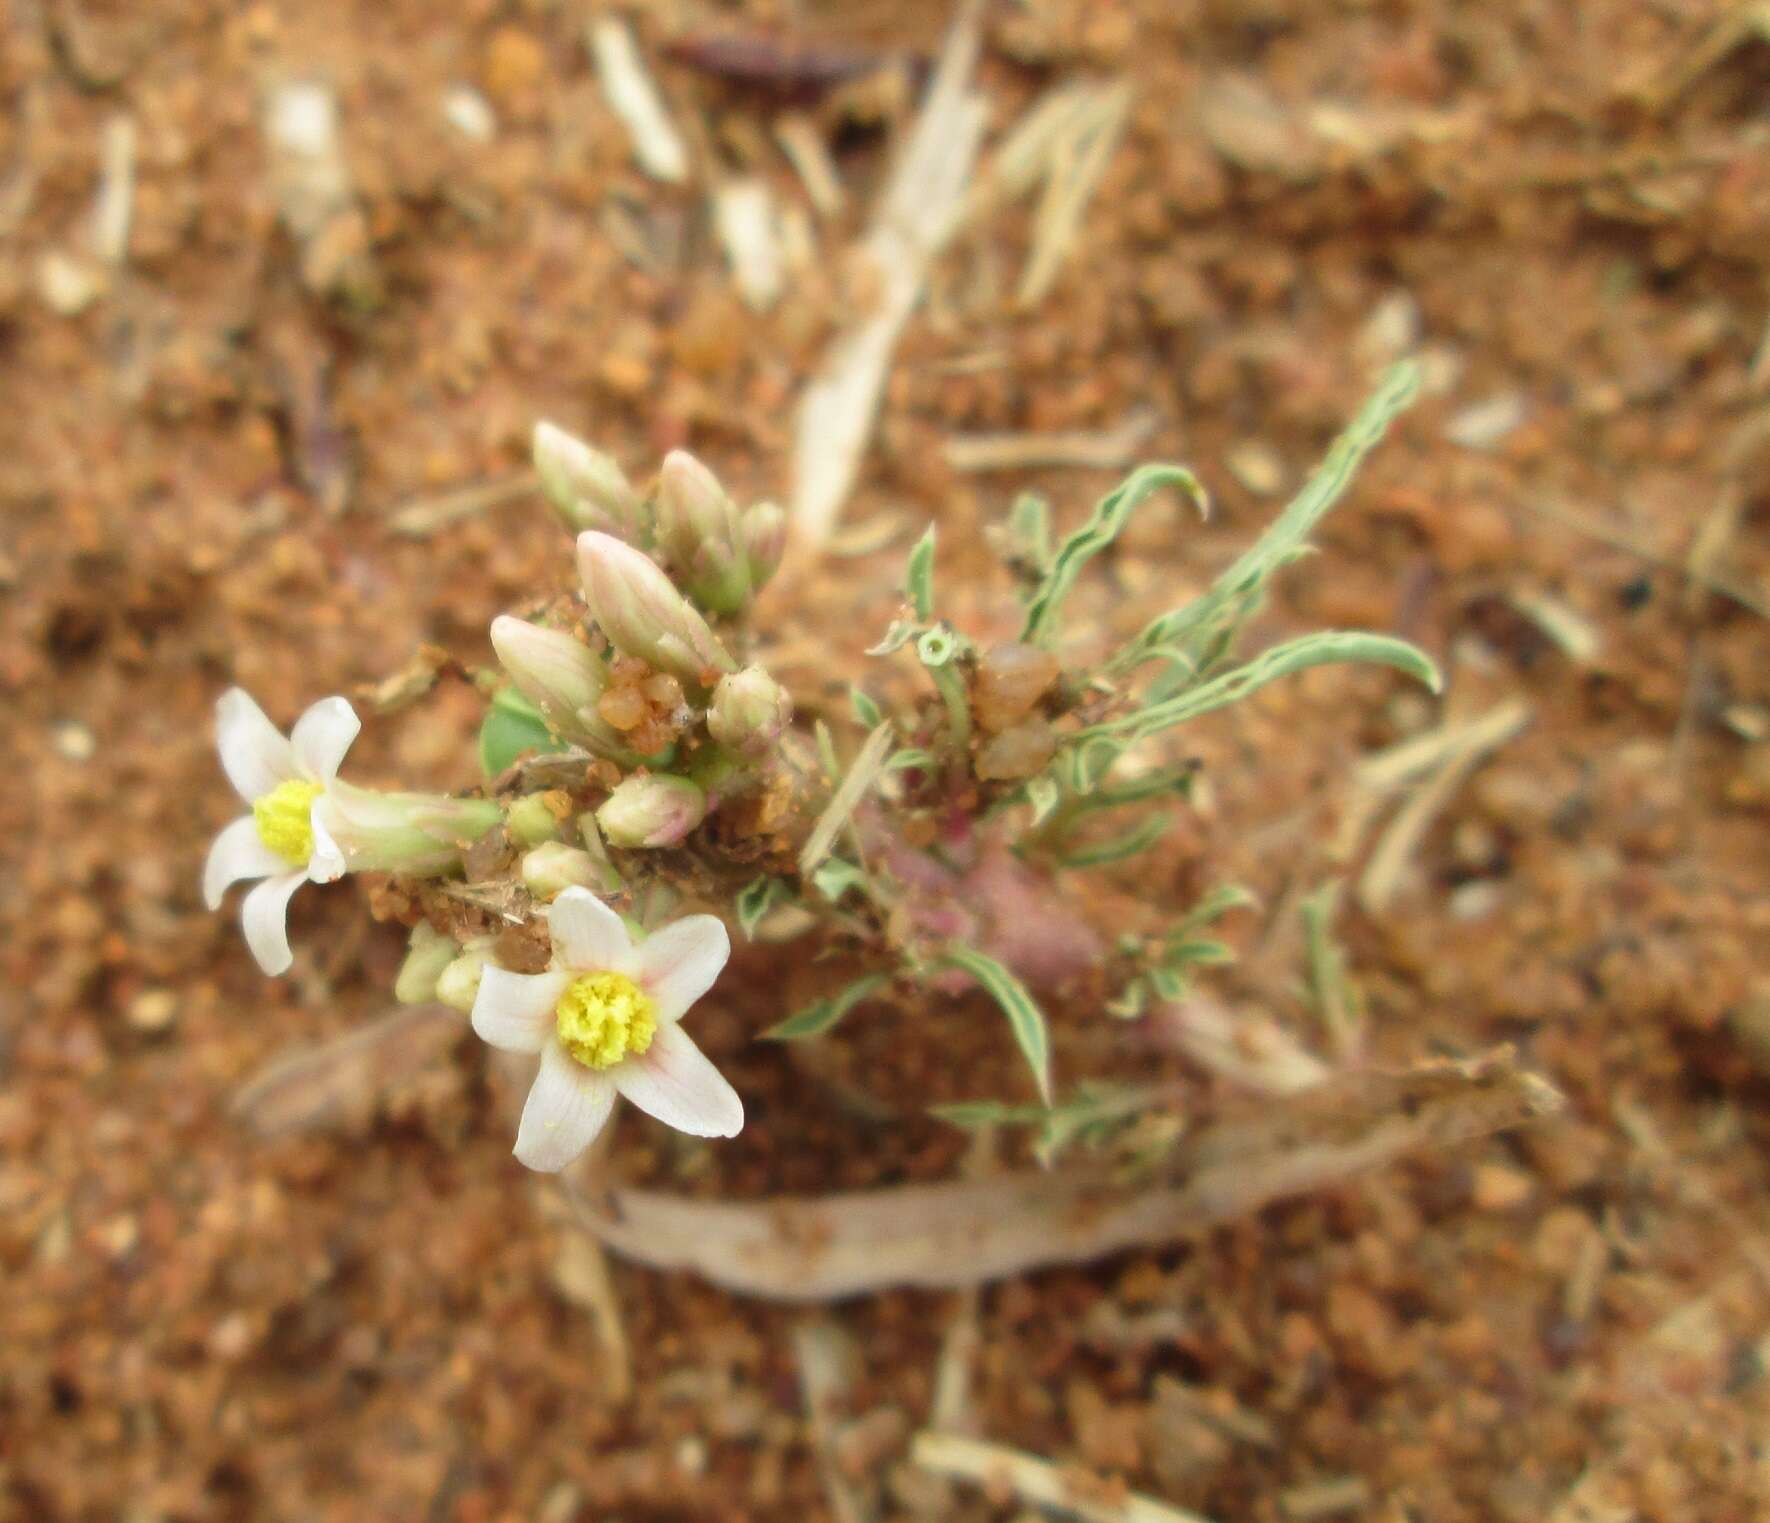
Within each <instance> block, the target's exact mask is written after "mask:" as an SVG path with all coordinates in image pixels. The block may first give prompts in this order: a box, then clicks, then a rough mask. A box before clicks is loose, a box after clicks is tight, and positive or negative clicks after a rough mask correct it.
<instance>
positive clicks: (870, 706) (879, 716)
mask: <svg viewBox="0 0 1770 1523" xmlns="http://www.w3.org/2000/svg"><path fill="white" fill-rule="evenodd" d="M848 702H849V705H850V707H852V708H853V710H854V717H855V718H856V719H857V720H858V721H859V722H860V723H861V724H863V725H865V726H866V727H867V728H868V729H869V730H870V729H872V728H873V726H874V725H876V724H882V723H884V720H885V711H884V710H883V709H882V708H880V707H879V705H878V704H876V703H874V702H873V700H872V699H871V698H870V697H868V696H867V694H866V693H864V692H862V691H861V689H860V688H859V687H850V688H849V689H848Z"/></svg>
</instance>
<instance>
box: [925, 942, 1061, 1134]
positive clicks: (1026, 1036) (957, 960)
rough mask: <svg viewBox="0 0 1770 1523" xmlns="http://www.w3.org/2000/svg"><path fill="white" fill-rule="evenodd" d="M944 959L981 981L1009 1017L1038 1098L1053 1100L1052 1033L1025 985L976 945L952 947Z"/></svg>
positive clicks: (947, 963) (950, 966) (952, 966)
mask: <svg viewBox="0 0 1770 1523" xmlns="http://www.w3.org/2000/svg"><path fill="white" fill-rule="evenodd" d="M941 962H942V963H943V964H944V965H945V966H947V967H949V968H958V969H959V970H960V971H961V972H964V973H969V974H970V975H971V976H972V977H973V978H974V979H976V980H977V982H978V983H979V984H981V985H982V986H983V988H984V990H985V991H986V992H987V993H988V994H989V996H990V998H991V999H993V1000H994V1001H995V1002H996V1003H997V1004H998V1005H1000V1006H1001V1007H1002V1013H1003V1014H1004V1015H1005V1016H1007V1017H1008V1026H1009V1029H1010V1030H1011V1031H1012V1032H1013V1033H1014V1040H1015V1042H1016V1043H1018V1044H1019V1047H1020V1051H1021V1053H1022V1055H1023V1056H1024V1057H1025V1058H1026V1061H1027V1066H1028V1067H1030V1068H1031V1069H1032V1071H1033V1080H1034V1082H1035V1083H1037V1085H1038V1086H1039V1098H1040V1099H1041V1100H1043V1101H1044V1102H1045V1104H1047V1105H1049V1104H1050V1103H1051V1033H1050V1031H1049V1030H1048V1029H1047V1027H1046V1025H1045V1013H1044V1011H1042V1010H1040V1009H1039V1007H1038V1004H1037V1003H1036V1002H1035V1001H1034V999H1033V997H1032V995H1031V994H1029V993H1028V992H1027V989H1026V985H1025V984H1023V983H1021V981H1020V980H1019V979H1018V978H1016V977H1015V976H1014V975H1013V974H1012V973H1010V972H1009V971H1008V970H1007V969H1006V968H1004V967H1003V966H1002V965H1001V964H1000V963H999V962H997V961H996V960H995V958H993V957H990V956H987V955H986V954H985V953H982V952H979V951H978V950H977V949H976V948H975V947H950V948H948V950H947V952H946V955H945V956H944V957H943V958H942V959H941Z"/></svg>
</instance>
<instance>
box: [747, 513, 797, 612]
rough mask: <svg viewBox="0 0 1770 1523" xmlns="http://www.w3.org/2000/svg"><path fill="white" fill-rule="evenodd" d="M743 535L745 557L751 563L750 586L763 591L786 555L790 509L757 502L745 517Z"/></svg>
mask: <svg viewBox="0 0 1770 1523" xmlns="http://www.w3.org/2000/svg"><path fill="white" fill-rule="evenodd" d="M743 534H744V555H745V558H746V559H747V560H748V561H749V563H750V586H751V587H752V588H753V589H754V590H755V591H757V592H760V591H761V590H762V589H763V588H764V587H766V586H767V585H768V579H769V578H770V577H771V576H773V575H774V573H775V571H776V569H777V568H778V567H779V566H780V563H781V556H782V555H783V554H784V553H785V552H786V548H787V514H786V510H785V509H784V508H782V507H781V506H780V505H779V504H778V503H772V502H759V503H757V504H756V506H755V507H753V508H751V509H750V510H749V512H747V513H745V514H744V517H743Z"/></svg>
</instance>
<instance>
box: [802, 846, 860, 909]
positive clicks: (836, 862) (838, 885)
mask: <svg viewBox="0 0 1770 1523" xmlns="http://www.w3.org/2000/svg"><path fill="white" fill-rule="evenodd" d="M811 882H812V885H813V887H815V888H816V889H817V891H818V892H819V893H820V894H822V895H823V896H824V898H826V899H828V900H829V901H830V903H831V904H834V903H835V902H836V901H837V900H838V899H840V898H841V897H842V896H843V895H844V894H845V893H847V892H848V890H849V889H851V888H859V889H864V888H867V887H869V886H870V880H869V879H868V877H867V875H866V874H865V873H863V872H862V871H861V870H860V869H859V868H858V867H856V866H855V865H854V864H853V863H852V862H844V861H843V860H842V859H841V858H840V857H831V858H830V859H829V860H828V861H827V862H825V863H824V864H823V865H822V866H821V867H819V868H818V869H817V871H816V872H814V873H812V875H811Z"/></svg>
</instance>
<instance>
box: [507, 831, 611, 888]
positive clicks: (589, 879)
mask: <svg viewBox="0 0 1770 1523" xmlns="http://www.w3.org/2000/svg"><path fill="white" fill-rule="evenodd" d="M602 876H603V875H602V871H601V869H600V868H598V867H597V865H596V860H595V858H593V857H592V856H591V855H590V853H589V852H587V851H585V850H584V848H583V847H581V846H567V845H566V844H565V842H563V841H548V842H546V843H544V844H543V845H540V846H537V847H536V848H535V849H534V850H533V851H531V852H528V853H527V854H525V855H524V857H523V859H522V885H523V887H524V888H526V889H527V890H528V891H529V892H530V893H531V894H533V895H534V896H535V897H536V898H537V899H551V898H553V897H554V896H555V895H556V894H559V893H561V892H563V891H564V890H566V889H568V888H573V887H576V888H592V889H593V888H600V887H601V886H602Z"/></svg>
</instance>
